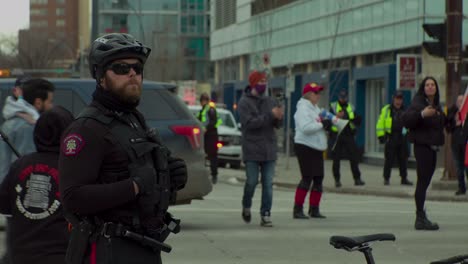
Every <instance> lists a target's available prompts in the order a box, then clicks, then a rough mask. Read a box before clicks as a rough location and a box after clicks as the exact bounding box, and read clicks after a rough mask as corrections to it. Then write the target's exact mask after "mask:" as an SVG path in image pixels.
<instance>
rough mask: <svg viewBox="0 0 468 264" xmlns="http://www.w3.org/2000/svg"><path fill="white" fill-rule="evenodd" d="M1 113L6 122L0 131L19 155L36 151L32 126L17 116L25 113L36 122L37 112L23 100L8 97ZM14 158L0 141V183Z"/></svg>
mask: <svg viewBox="0 0 468 264" xmlns="http://www.w3.org/2000/svg"><path fill="white" fill-rule="evenodd" d="M2 112H3V117H4V119H5V120H6V121H5V122H4V123H3V124H2V126H1V128H0V129H1V130H2V132H3V133H5V134H6V136H7V137H8V138H9V140H10V143H11V144H12V145H13V147H15V148H16V150H18V152H19V153H20V154H21V155H24V154H28V153H32V152H34V151H36V147H35V146H34V141H33V130H34V125H32V124H30V123H28V122H27V121H26V120H25V119H23V118H22V117H20V116H18V115H17V114H18V113H26V114H29V115H30V116H31V118H32V119H33V120H37V118H38V117H39V113H37V110H36V109H35V108H34V107H33V106H32V105H30V104H29V103H27V102H26V101H24V100H23V99H18V100H16V101H15V100H14V99H13V98H12V97H11V96H9V97H7V99H6V100H5V106H4V108H3V111H2ZM16 158H17V157H16V155H15V154H14V153H13V151H12V150H11V148H10V147H9V146H8V145H7V144H6V143H5V142H4V141H3V140H0V181H1V180H3V178H4V177H5V175H6V174H7V172H8V169H9V167H10V165H11V163H12V162H13V161H15V160H16Z"/></svg>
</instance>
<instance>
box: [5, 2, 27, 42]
mask: <svg viewBox="0 0 468 264" xmlns="http://www.w3.org/2000/svg"><path fill="white" fill-rule="evenodd" d="M0 7H1V8H0V34H7V35H16V34H18V30H19V29H24V28H28V27H29V0H0Z"/></svg>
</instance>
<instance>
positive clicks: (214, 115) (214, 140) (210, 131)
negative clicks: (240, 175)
mask: <svg viewBox="0 0 468 264" xmlns="http://www.w3.org/2000/svg"><path fill="white" fill-rule="evenodd" d="M200 105H201V106H202V109H201V110H200V112H198V115H197V118H198V120H200V121H201V122H202V124H203V126H204V129H205V133H204V134H205V140H204V141H205V154H206V156H207V159H208V160H209V161H210V170H211V180H212V182H213V184H216V182H217V181H218V146H217V145H218V126H219V125H221V124H222V120H221V118H219V116H218V112H217V111H216V105H215V103H214V102H210V96H209V95H208V94H207V93H203V94H201V95H200Z"/></svg>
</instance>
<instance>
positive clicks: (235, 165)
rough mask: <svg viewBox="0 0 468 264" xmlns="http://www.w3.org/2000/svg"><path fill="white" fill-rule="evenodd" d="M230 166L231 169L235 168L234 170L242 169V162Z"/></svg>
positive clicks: (232, 163)
mask: <svg viewBox="0 0 468 264" xmlns="http://www.w3.org/2000/svg"><path fill="white" fill-rule="evenodd" d="M230 165H231V168H233V169H240V167H241V163H240V161H239V162H231V163H230Z"/></svg>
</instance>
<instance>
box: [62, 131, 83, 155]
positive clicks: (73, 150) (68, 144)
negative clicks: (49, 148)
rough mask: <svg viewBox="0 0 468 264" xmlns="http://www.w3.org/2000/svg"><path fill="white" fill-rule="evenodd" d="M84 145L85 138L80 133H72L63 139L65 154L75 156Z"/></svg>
mask: <svg viewBox="0 0 468 264" xmlns="http://www.w3.org/2000/svg"><path fill="white" fill-rule="evenodd" d="M83 146H84V140H83V138H82V137H81V136H80V135H78V134H71V135H68V136H66V137H65V138H64V139H63V145H62V152H63V154H65V156H75V155H77V154H78V153H80V151H81V149H82V148H83Z"/></svg>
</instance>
